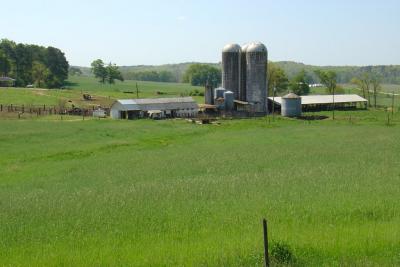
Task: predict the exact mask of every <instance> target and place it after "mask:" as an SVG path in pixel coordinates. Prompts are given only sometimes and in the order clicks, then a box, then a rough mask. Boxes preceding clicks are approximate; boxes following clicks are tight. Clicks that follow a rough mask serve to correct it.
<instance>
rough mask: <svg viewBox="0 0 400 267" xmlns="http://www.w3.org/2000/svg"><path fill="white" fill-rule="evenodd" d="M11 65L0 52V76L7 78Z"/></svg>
mask: <svg viewBox="0 0 400 267" xmlns="http://www.w3.org/2000/svg"><path fill="white" fill-rule="evenodd" d="M10 68H11V64H10V61H9V60H8V58H7V57H6V55H5V54H4V53H3V52H2V51H1V50H0V75H2V76H7V75H8V72H9V71H10Z"/></svg>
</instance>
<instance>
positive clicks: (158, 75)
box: [122, 71, 179, 83]
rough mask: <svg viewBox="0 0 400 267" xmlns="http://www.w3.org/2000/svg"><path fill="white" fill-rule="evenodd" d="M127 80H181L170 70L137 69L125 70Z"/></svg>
mask: <svg viewBox="0 0 400 267" xmlns="http://www.w3.org/2000/svg"><path fill="white" fill-rule="evenodd" d="M122 75H123V76H124V78H125V79H126V80H136V81H149V82H167V83H169V82H179V81H178V80H177V78H176V76H175V75H174V74H173V73H172V72H170V71H136V72H123V73H122Z"/></svg>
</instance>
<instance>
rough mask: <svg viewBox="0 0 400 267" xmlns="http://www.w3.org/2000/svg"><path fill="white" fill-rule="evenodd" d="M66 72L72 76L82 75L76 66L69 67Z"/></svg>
mask: <svg viewBox="0 0 400 267" xmlns="http://www.w3.org/2000/svg"><path fill="white" fill-rule="evenodd" d="M68 73H69V74H70V75H72V76H81V75H82V71H81V69H80V68H77V67H70V68H69V70H68Z"/></svg>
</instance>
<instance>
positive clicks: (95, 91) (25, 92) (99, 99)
mask: <svg viewBox="0 0 400 267" xmlns="http://www.w3.org/2000/svg"><path fill="white" fill-rule="evenodd" d="M136 83H137V84H138V88H139V97H140V98H155V97H176V96H180V95H181V94H186V95H187V94H189V93H190V92H192V91H194V90H199V91H203V90H204V89H203V88H202V87H197V86H191V85H189V84H184V83H159V82H142V81H138V82H136V81H129V80H128V81H125V82H122V83H121V82H117V83H116V84H114V85H108V84H101V83H99V82H98V81H97V79H95V78H93V77H84V76H82V77H77V76H71V77H70V79H69V84H68V86H67V89H62V90H61V89H50V90H47V89H27V88H0V104H3V105H10V104H14V105H25V106H29V105H52V106H54V105H55V106H57V105H59V103H60V100H63V101H66V102H67V104H68V103H69V104H70V105H71V104H74V105H75V106H78V107H86V106H92V105H94V106H97V105H102V106H106V107H107V106H110V105H111V104H112V103H113V102H114V101H115V100H116V99H127V98H136ZM124 92H125V93H124ZM157 92H158V93H157ZM82 94H90V95H92V96H93V98H94V99H93V101H84V100H83V98H82ZM194 98H195V99H196V100H197V101H198V102H201V101H203V99H204V97H198V96H195V97H194ZM68 101H70V102H68Z"/></svg>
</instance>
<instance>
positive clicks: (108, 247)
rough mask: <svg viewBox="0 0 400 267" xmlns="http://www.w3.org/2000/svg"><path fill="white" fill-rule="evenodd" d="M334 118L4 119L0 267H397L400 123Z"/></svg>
mask: <svg viewBox="0 0 400 267" xmlns="http://www.w3.org/2000/svg"><path fill="white" fill-rule="evenodd" d="M321 114H322V115H330V113H321ZM350 115H351V116H352V121H350V120H349V118H350ZM337 118H338V119H337V120H336V121H332V120H330V119H328V120H324V121H312V122H307V121H299V120H290V119H281V118H279V117H278V118H276V119H275V121H274V122H271V123H268V119H265V118H263V119H250V120H233V121H230V120H227V121H222V122H221V125H219V126H217V125H209V126H207V125H203V126H200V125H195V124H191V123H188V122H186V121H184V120H170V121H151V120H139V121H112V120H108V119H106V120H85V121H82V119H81V118H79V117H64V118H63V121H61V120H60V118H59V117H58V116H55V117H39V118H34V119H25V120H0V125H1V127H0V166H1V172H0V237H1V238H0V265H1V266H262V256H263V254H262V251H263V249H262V227H261V219H262V218H263V217H266V218H268V220H269V226H270V241H271V243H272V244H275V243H277V242H280V243H283V244H286V245H287V246H289V250H290V251H291V252H292V254H293V255H294V259H293V260H292V261H291V262H290V265H295V266H396V265H400V253H399V251H400V241H399V240H400V205H399V195H400V157H399V151H400V139H399V136H400V117H399V115H398V114H397V113H396V114H395V117H394V118H393V121H392V126H387V125H386V113H385V112H382V111H358V112H349V113H347V112H337Z"/></svg>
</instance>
